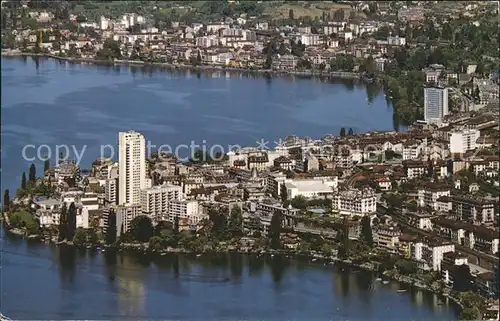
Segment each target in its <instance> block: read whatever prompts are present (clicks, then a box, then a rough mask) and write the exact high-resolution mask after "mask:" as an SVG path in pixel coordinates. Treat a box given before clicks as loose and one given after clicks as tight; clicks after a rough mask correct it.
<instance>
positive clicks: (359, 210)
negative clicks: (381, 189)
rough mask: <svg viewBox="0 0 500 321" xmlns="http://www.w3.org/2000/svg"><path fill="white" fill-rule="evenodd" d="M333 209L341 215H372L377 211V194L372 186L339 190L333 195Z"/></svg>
mask: <svg viewBox="0 0 500 321" xmlns="http://www.w3.org/2000/svg"><path fill="white" fill-rule="evenodd" d="M332 209H333V210H334V211H336V212H338V214H341V215H345V214H347V215H370V214H373V213H375V212H376V211H377V196H376V195H375V192H374V191H373V189H371V188H365V189H363V190H356V189H351V190H347V191H339V192H338V193H337V194H335V195H334V196H333V201H332Z"/></svg>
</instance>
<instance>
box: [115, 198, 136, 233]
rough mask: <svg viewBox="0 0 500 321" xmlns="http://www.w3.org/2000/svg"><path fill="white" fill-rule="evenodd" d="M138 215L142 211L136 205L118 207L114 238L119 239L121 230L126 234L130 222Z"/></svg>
mask: <svg viewBox="0 0 500 321" xmlns="http://www.w3.org/2000/svg"><path fill="white" fill-rule="evenodd" d="M139 215H142V211H141V206H140V205H138V204H126V205H121V206H118V207H117V209H116V236H117V237H120V235H121V231H122V229H123V232H124V233H126V232H128V231H129V230H130V222H132V220H133V219H134V218H136V217H137V216H139Z"/></svg>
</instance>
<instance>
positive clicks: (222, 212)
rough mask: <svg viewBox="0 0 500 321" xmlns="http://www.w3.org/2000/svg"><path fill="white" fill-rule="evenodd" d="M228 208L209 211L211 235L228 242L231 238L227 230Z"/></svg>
mask: <svg viewBox="0 0 500 321" xmlns="http://www.w3.org/2000/svg"><path fill="white" fill-rule="evenodd" d="M227 212H228V210H227V208H225V207H224V208H211V209H210V210H209V211H208V217H209V218H210V221H211V222H212V228H211V235H212V236H214V238H215V239H216V240H226V239H228V237H229V233H228V229H227V225H228V224H227V216H228V213H227Z"/></svg>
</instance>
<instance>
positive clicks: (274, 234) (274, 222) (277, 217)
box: [269, 211, 281, 250]
mask: <svg viewBox="0 0 500 321" xmlns="http://www.w3.org/2000/svg"><path fill="white" fill-rule="evenodd" d="M280 233H281V213H280V212H279V211H276V212H274V214H273V217H272V218H271V225H270V226H269V239H270V240H271V248H273V249H275V250H277V249H280V248H281V240H280Z"/></svg>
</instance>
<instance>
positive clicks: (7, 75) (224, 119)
mask: <svg viewBox="0 0 500 321" xmlns="http://www.w3.org/2000/svg"><path fill="white" fill-rule="evenodd" d="M1 68H2V69H1V70H2V74H1V76H2V105H1V106H2V138H3V139H2V165H3V166H2V172H3V173H2V183H3V184H2V185H3V188H10V189H13V190H15V189H16V188H17V187H18V186H19V181H20V177H21V174H22V172H23V171H26V170H27V169H28V167H29V165H30V163H31V161H27V160H25V159H24V157H23V153H22V151H23V147H24V146H26V145H35V146H36V147H35V148H33V147H27V148H26V149H25V151H26V156H27V158H32V157H34V156H35V155H36V150H37V149H38V148H39V147H40V146H41V145H44V144H45V145H48V146H49V147H50V149H51V152H52V156H53V157H55V154H56V151H55V149H56V145H66V146H68V147H69V148H70V154H71V156H72V157H75V151H76V152H78V153H81V152H82V150H83V151H84V153H83V159H82V164H81V165H82V166H84V167H85V166H90V164H91V162H92V161H93V160H94V159H95V158H96V157H98V156H99V155H100V150H101V145H107V144H110V145H112V146H116V145H117V141H118V132H119V131H126V130H130V129H135V130H137V131H141V132H143V133H144V134H145V135H146V138H147V139H148V140H150V141H151V144H152V145H156V147H159V146H160V145H163V144H168V145H170V146H172V148H175V147H176V146H178V145H180V144H185V145H191V144H196V145H199V146H202V145H206V146H211V145H214V144H218V145H221V146H222V147H223V148H224V149H226V150H225V151H227V148H228V147H229V145H240V146H257V143H256V142H257V141H260V140H261V139H262V140H264V141H269V144H268V145H267V147H273V146H274V143H273V142H274V141H275V140H277V139H278V138H281V137H285V136H288V135H299V136H309V137H312V138H320V137H322V136H324V135H327V134H338V133H339V131H340V128H341V127H346V129H348V128H353V130H354V131H356V132H364V131H369V130H380V131H386V130H393V128H394V124H393V110H392V107H391V106H390V105H388V104H387V103H386V101H385V98H384V96H383V95H382V94H380V95H378V96H376V97H375V98H374V99H373V102H372V103H369V102H368V101H367V91H366V90H365V88H364V86H363V85H360V84H357V85H354V84H352V83H350V84H349V83H348V84H346V83H345V82H342V81H341V82H338V83H331V82H324V81H319V80H317V79H300V78H297V77H292V76H289V77H281V78H272V79H265V78H262V77H260V78H255V77H253V78H252V77H244V76H242V75H241V74H231V75H230V74H226V73H225V72H213V73H203V74H201V75H198V74H196V73H194V72H187V71H182V72H153V73H144V72H141V71H140V70H139V71H138V69H131V68H129V67H127V66H121V67H119V66H118V67H112V66H111V67H109V66H89V65H82V64H69V63H66V62H62V63H61V62H58V61H55V60H52V59H40V60H38V62H37V63H35V61H33V60H32V59H31V58H25V59H23V58H2V63H1ZM72 146H74V147H75V150H73V147H72ZM84 148H85V149H84ZM61 150H62V151H64V149H61ZM105 150H106V151H109V149H105ZM183 150H185V149H183ZM40 151H41V153H40V156H41V157H46V156H47V155H48V154H47V149H46V147H42V148H41V149H40ZM58 154H59V153H57V155H58ZM35 162H36V164H37V168H39V169H40V168H42V162H41V161H35ZM53 162H54V161H53Z"/></svg>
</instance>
